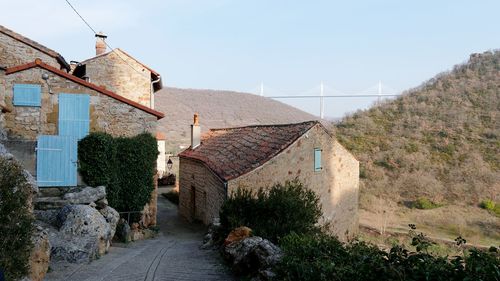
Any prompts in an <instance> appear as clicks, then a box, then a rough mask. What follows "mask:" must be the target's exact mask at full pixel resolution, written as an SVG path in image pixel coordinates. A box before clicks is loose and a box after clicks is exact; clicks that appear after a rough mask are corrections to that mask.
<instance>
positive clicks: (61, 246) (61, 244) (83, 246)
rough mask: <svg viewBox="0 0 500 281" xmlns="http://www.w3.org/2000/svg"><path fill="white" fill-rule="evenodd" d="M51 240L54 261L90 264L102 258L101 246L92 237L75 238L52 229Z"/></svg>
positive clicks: (50, 232) (51, 252)
mask: <svg viewBox="0 0 500 281" xmlns="http://www.w3.org/2000/svg"><path fill="white" fill-rule="evenodd" d="M49 240H50V244H51V250H50V257H51V260H52V261H66V262H70V263H88V262H90V261H92V260H95V259H97V258H98V257H99V256H100V255H99V244H98V243H96V239H95V237H92V236H83V237H75V236H71V235H68V234H65V233H61V232H59V231H57V229H55V228H52V229H50V231H49Z"/></svg>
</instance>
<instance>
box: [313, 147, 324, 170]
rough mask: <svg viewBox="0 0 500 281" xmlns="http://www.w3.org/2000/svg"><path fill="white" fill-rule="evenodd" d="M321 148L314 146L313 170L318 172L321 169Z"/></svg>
mask: <svg viewBox="0 0 500 281" xmlns="http://www.w3.org/2000/svg"><path fill="white" fill-rule="evenodd" d="M321 151H322V150H321V148H315V149H314V171H315V172H318V171H321V169H323V167H322V166H321Z"/></svg>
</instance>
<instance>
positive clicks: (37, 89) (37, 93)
mask: <svg viewBox="0 0 500 281" xmlns="http://www.w3.org/2000/svg"><path fill="white" fill-rule="evenodd" d="M12 103H13V104H14V105H15V106H41V103H42V87H41V86H40V85H32V84H15V85H14V99H13V101H12Z"/></svg>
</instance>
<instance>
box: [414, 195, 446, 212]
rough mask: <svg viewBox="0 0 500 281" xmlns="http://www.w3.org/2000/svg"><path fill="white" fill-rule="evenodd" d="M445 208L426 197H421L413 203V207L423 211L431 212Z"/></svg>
mask: <svg viewBox="0 0 500 281" xmlns="http://www.w3.org/2000/svg"><path fill="white" fill-rule="evenodd" d="M441 206H443V205H442V204H437V203H434V202H432V201H431V200H429V199H428V198H425V197H420V198H418V199H417V200H415V202H413V204H412V207H413V208H417V209H421V210H430V209H435V208H439V207H441Z"/></svg>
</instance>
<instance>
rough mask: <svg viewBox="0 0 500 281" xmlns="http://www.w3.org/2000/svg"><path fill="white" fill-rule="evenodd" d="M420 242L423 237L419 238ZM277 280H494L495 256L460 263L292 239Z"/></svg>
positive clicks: (396, 250) (327, 240)
mask: <svg viewBox="0 0 500 281" xmlns="http://www.w3.org/2000/svg"><path fill="white" fill-rule="evenodd" d="M419 235H420V236H422V237H423V234H419ZM281 247H282V249H283V251H284V253H285V255H284V257H283V260H282V261H281V263H279V264H278V265H277V266H276V267H275V272H276V274H277V277H276V280H305V281H307V280H311V281H312V280H315V281H316V280H320V281H321V280H325V281H326V280H499V278H500V270H499V266H500V255H499V254H498V252H497V249H496V248H494V249H493V250H492V251H490V252H484V251H480V250H477V249H471V250H470V253H469V254H468V255H465V257H462V256H456V257H453V258H449V257H439V256H432V255H430V254H428V253H426V252H425V250H424V249H421V250H417V251H416V252H412V251H409V250H407V249H405V248H404V247H402V246H394V247H393V248H391V249H390V251H389V252H385V251H382V250H380V249H378V248H377V247H376V246H374V245H371V244H367V243H365V242H360V241H354V242H351V243H349V244H342V243H341V242H339V241H338V240H337V239H336V238H335V237H332V236H329V235H326V234H321V233H320V234H300V235H299V234H296V233H292V234H290V235H288V236H286V237H284V238H283V239H282V240H281Z"/></svg>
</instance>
